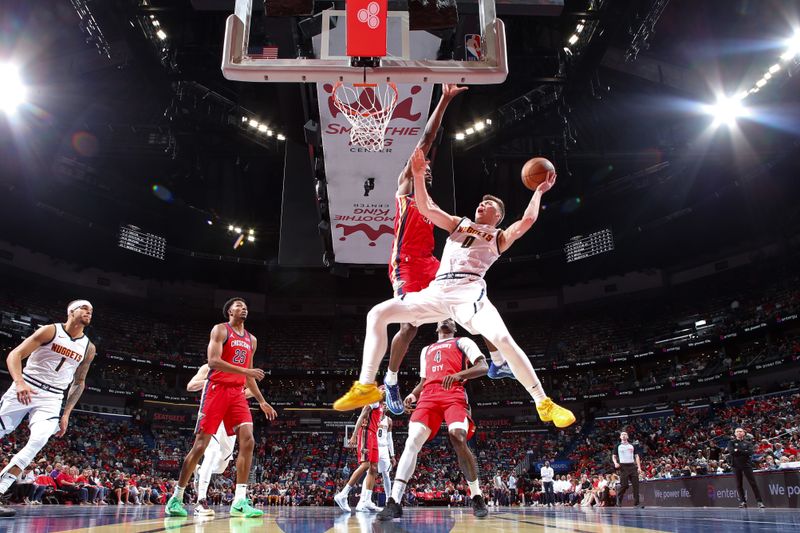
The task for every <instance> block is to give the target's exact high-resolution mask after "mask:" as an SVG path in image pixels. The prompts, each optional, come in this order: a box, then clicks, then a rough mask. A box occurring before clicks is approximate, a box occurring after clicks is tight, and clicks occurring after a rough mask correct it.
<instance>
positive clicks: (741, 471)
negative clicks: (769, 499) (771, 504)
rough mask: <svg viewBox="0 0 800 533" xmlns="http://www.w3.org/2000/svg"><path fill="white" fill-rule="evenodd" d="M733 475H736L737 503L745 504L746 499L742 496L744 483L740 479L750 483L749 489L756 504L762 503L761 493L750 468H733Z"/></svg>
mask: <svg viewBox="0 0 800 533" xmlns="http://www.w3.org/2000/svg"><path fill="white" fill-rule="evenodd" d="M733 472H734V474H736V490H738V491H739V501H740V502H742V503H747V497H746V496H745V494H744V483H743V481H744V480H743V479H742V477H746V478H747V482H748V483H750V488H751V489H753V495H754V496H755V497H756V501H757V502H761V501H763V500H762V499H761V491H760V490H758V485H756V477H755V476H754V475H753V469H752V468H750V467H742V468H737V467H734V468H733Z"/></svg>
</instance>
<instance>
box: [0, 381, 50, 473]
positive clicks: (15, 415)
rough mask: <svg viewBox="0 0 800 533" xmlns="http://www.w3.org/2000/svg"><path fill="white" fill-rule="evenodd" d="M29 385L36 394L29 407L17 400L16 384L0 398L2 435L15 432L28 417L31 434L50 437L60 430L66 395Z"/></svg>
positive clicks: (31, 397)
mask: <svg viewBox="0 0 800 533" xmlns="http://www.w3.org/2000/svg"><path fill="white" fill-rule="evenodd" d="M28 384H29V385H30V387H31V389H32V390H33V392H34V393H35V394H31V395H30V399H31V401H30V403H28V405H23V404H21V403H20V402H19V400H17V386H16V384H14V383H12V384H11V386H10V387H9V388H8V390H7V391H6V393H5V394H3V397H2V398H0V435H5V434H7V433H10V432H11V431H14V429H15V428H16V427H17V426H18V425H19V423H20V422H22V420H23V419H24V418H25V416H26V415H27V416H29V418H28V427H30V430H31V434H37V435H47V436H48V437H50V436H51V435H52V434H53V433H55V432H56V431H57V430H58V427H59V426H58V423H59V421H60V419H61V405H62V404H63V403H64V395H63V394H56V393H54V392H50V391H46V390H44V389H41V388H39V387H37V386H36V385H33V384H31V383H28ZM25 466H28V465H23V466H22V468H23V469H24V467H25Z"/></svg>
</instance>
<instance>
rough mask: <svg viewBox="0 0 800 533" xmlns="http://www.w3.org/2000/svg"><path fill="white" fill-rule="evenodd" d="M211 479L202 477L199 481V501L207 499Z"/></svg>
mask: <svg viewBox="0 0 800 533" xmlns="http://www.w3.org/2000/svg"><path fill="white" fill-rule="evenodd" d="M209 483H210V480H205V479H201V480H200V481H198V482H197V501H200V500H205V499H206V496H207V495H208V485H209Z"/></svg>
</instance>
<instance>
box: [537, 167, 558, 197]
mask: <svg viewBox="0 0 800 533" xmlns="http://www.w3.org/2000/svg"><path fill="white" fill-rule="evenodd" d="M555 184H556V172H555V170H553V171H550V172H549V173H548V175H547V178H545V180H544V181H543V182H541V183H540V184H539V186H538V187H536V190H537V191H539V192H540V193H542V194H544V193H546V192H547V191H549V190H550V189H552V188H553V185H555Z"/></svg>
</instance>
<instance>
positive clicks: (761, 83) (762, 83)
mask: <svg viewBox="0 0 800 533" xmlns="http://www.w3.org/2000/svg"><path fill="white" fill-rule="evenodd" d="M766 84H767V80H766V79H765V78H761V79H760V80H758V81H757V82H756V87H758V88H759V89H760V88H761V87H763V86H764V85H766Z"/></svg>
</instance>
